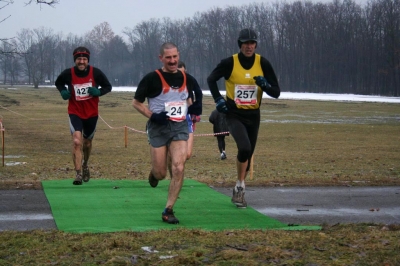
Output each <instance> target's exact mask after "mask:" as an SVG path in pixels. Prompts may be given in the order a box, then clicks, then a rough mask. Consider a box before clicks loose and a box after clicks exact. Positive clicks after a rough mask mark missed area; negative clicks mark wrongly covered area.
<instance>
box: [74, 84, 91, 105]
mask: <svg viewBox="0 0 400 266" xmlns="http://www.w3.org/2000/svg"><path fill="white" fill-rule="evenodd" d="M89 87H92V83H91V82H87V83H83V84H74V90H75V100H77V101H85V100H89V99H90V98H92V95H90V94H89Z"/></svg>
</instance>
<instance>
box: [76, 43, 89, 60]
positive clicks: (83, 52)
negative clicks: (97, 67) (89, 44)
mask: <svg viewBox="0 0 400 266" xmlns="http://www.w3.org/2000/svg"><path fill="white" fill-rule="evenodd" d="M72 54H73V56H74V62H75V61H76V59H77V58H78V57H86V58H87V59H88V62H89V61H90V51H89V49H88V48H86V47H84V46H79V47H78V48H75V50H74V52H73V53H72Z"/></svg>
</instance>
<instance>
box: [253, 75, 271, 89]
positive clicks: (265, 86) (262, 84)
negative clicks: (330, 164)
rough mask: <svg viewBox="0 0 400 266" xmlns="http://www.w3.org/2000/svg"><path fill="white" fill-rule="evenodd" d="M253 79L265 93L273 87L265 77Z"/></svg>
mask: <svg viewBox="0 0 400 266" xmlns="http://www.w3.org/2000/svg"><path fill="white" fill-rule="evenodd" d="M253 79H254V80H255V81H256V84H257V86H259V87H260V88H261V89H262V90H263V91H265V90H266V89H268V88H269V87H271V85H269V84H268V82H267V80H266V79H265V78H264V77H263V76H255V77H253Z"/></svg>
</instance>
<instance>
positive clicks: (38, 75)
mask: <svg viewBox="0 0 400 266" xmlns="http://www.w3.org/2000/svg"><path fill="white" fill-rule="evenodd" d="M245 27H251V28H253V29H254V30H255V31H256V32H257V33H258V39H259V41H258V46H257V53H260V54H261V55H263V56H264V57H266V58H267V59H268V60H269V61H270V62H271V63H272V65H273V67H274V69H275V72H276V74H277V76H278V79H279V83H280V86H281V89H282V91H291V92H315V93H354V94H365V95H385V96H400V0H372V1H369V2H368V3H366V4H365V5H362V6H361V5H359V4H357V3H355V2H354V1H352V0H343V1H340V0H333V1H332V2H329V3H320V2H311V1H296V2H292V3H285V2H276V3H273V4H267V3H261V4H256V3H253V4H248V5H243V6H239V7H235V6H229V7H226V8H212V9H210V10H208V11H206V12H201V13H200V12H197V13H196V14H195V15H194V16H193V17H191V18H185V19H180V20H172V19H170V18H168V17H165V18H161V19H150V20H147V21H143V22H141V23H139V24H137V25H134V26H133V27H131V28H130V27H126V28H125V30H124V31H123V32H122V34H121V35H117V34H115V33H114V32H113V30H112V29H111V27H110V25H109V24H108V23H107V22H103V23H101V24H99V25H97V26H95V27H94V28H93V30H91V31H90V32H88V33H86V34H84V35H83V36H78V35H74V34H71V33H70V34H68V35H67V36H64V35H63V34H62V33H57V34H55V33H54V31H53V30H52V29H51V28H46V27H42V28H38V29H21V30H20V31H19V32H18V33H17V34H16V37H15V38H13V39H10V40H7V41H3V42H1V43H0V45H1V47H0V50H1V51H2V53H0V72H1V74H2V77H1V76H0V79H2V81H3V82H4V83H6V84H20V83H28V84H34V86H35V87H38V86H39V85H41V84H43V83H44V82H45V81H50V83H51V84H54V80H55V78H56V77H57V75H58V74H59V73H60V72H61V71H62V70H63V69H65V68H68V67H71V66H72V65H73V58H72V51H73V49H74V48H76V47H77V46H81V45H83V46H86V47H88V48H89V49H90V51H91V58H90V64H91V65H94V66H96V67H99V68H100V69H101V70H103V72H104V73H105V74H106V75H107V76H108V77H109V79H110V82H111V83H112V84H113V86H136V85H137V84H138V82H139V81H140V79H141V78H142V77H143V75H144V74H146V73H147V72H149V71H152V70H154V69H156V68H159V67H160V62H159V60H158V54H159V47H160V45H161V44H162V43H163V42H166V41H171V42H174V43H175V44H177V45H178V47H179V51H180V55H181V59H182V60H183V61H185V63H186V65H187V67H188V70H189V72H190V73H191V74H192V75H193V76H194V77H196V79H197V80H198V82H199V84H200V86H201V88H203V89H208V87H207V82H206V79H207V76H208V75H209V74H210V73H211V71H212V69H213V68H214V67H215V66H216V65H217V64H218V63H219V62H220V60H221V59H223V58H225V57H228V56H230V55H232V54H234V53H237V52H238V51H239V48H238V44H237V38H238V34H239V31H240V30H241V29H242V28H245ZM12 51H14V52H12ZM15 51H16V52H15ZM221 85H222V86H223V82H221Z"/></svg>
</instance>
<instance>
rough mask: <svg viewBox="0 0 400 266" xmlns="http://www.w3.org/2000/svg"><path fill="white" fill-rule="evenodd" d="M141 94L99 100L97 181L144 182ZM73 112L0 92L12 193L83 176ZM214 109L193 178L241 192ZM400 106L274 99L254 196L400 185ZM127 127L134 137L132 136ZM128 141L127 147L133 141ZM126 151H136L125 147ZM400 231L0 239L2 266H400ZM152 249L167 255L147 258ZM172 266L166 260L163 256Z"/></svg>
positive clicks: (49, 95) (359, 227) (208, 104)
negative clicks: (223, 156) (136, 100)
mask: <svg viewBox="0 0 400 266" xmlns="http://www.w3.org/2000/svg"><path fill="white" fill-rule="evenodd" d="M133 95H134V94H133V93H128V92H118V93H110V94H109V95H106V96H104V97H102V98H101V103H100V116H101V119H100V120H99V123H98V127H97V132H96V136H95V139H94V141H93V151H92V156H91V159H90V162H89V165H90V169H91V174H92V178H106V179H146V178H147V176H148V172H149V170H150V158H149V148H148V144H147V138H146V135H145V134H143V131H144V128H145V123H146V120H145V118H144V117H143V116H142V115H140V114H139V113H138V112H137V111H136V110H134V108H133V107H132V105H131V101H132V98H133ZM66 108H67V103H66V102H65V101H63V100H62V99H61V97H60V95H59V93H58V92H57V91H56V89H55V88H40V89H32V88H19V89H7V88H0V115H1V117H2V123H3V126H4V128H5V131H4V133H5V134H4V135H5V138H4V143H5V145H4V148H5V149H4V150H5V164H6V165H5V166H4V167H1V171H0V181H1V182H0V187H1V188H3V189H15V188H19V189H32V188H36V189H39V188H40V182H41V181H42V180H54V179H66V178H71V179H72V178H73V177H74V169H73V164H72V159H71V154H70V151H71V145H72V144H71V137H70V133H69V128H68V120H67V113H66ZM213 108H214V103H213V101H212V99H211V98H210V97H205V99H204V111H203V116H202V121H201V122H200V123H199V124H197V127H196V132H195V144H194V152H193V154H194V155H193V157H192V158H191V159H190V160H189V161H188V162H187V163H186V170H185V176H186V177H190V178H193V179H195V180H198V181H200V182H204V183H206V184H209V185H213V186H233V184H234V182H235V179H236V171H235V153H236V147H235V143H234V141H233V139H232V137H228V138H226V141H227V155H228V159H227V160H224V161H221V160H219V152H218V149H217V141H216V139H215V138H214V137H213V136H211V135H210V134H211V133H212V126H211V124H210V123H209V122H208V115H209V114H210V113H211V111H212V110H213ZM399 122H400V105H399V104H390V103H360V102H324V101H306V100H302V101H294V100H279V99H278V100H272V99H268V100H264V102H263V105H262V122H261V127H260V133H259V138H258V143H257V148H256V151H255V154H254V166H253V172H252V175H251V176H249V177H248V181H247V182H246V184H247V186H381V185H385V186H386V185H389V186H390V185H399V184H400V169H399V161H400V134H399V129H400V127H399V126H400V124H399ZM125 126H126V127H127V129H128V130H127V135H125V128H124V127H125ZM126 140H127V142H126ZM125 145H126V146H125ZM399 227H400V226H399V225H376V224H354V225H336V226H324V229H323V230H322V231H319V232H311V231H310V232H279V231H246V230H238V231H232V232H222V233H210V232H203V231H198V230H192V231H188V230H173V231H168V232H165V231H157V232H151V233H132V232H127V233H115V234H82V235H76V234H67V233H62V232H57V231H54V232H53V231H52V232H44V231H30V232H1V233H0V243H1V244H0V246H1V249H0V265H3V264H4V265H46V264H56V265H78V264H79V265H97V264H100V265H130V263H131V262H130V258H131V256H132V255H137V259H138V261H139V262H138V265H159V264H162V265H191V264H192V265H202V264H205V265H207V264H208V265H261V264H271V265H399V264H400V255H399V254H400V252H399V251H400V244H399V237H400V233H399V232H400V230H399V229H400V228H399ZM143 246H154V247H155V248H156V249H157V250H158V251H160V252H159V253H148V252H146V251H144V250H143V249H142V248H141V247H143ZM164 255H165V256H173V257H172V258H169V259H160V256H164Z"/></svg>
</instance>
